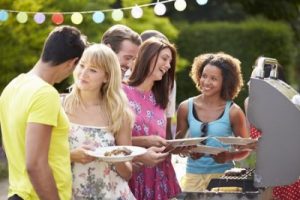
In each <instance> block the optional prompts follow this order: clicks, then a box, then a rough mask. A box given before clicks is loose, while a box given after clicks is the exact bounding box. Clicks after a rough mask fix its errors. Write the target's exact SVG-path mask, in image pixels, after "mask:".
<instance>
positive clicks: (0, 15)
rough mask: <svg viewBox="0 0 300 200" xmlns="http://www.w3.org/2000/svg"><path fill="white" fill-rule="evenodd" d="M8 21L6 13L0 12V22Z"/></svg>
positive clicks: (4, 11)
mask: <svg viewBox="0 0 300 200" xmlns="http://www.w3.org/2000/svg"><path fill="white" fill-rule="evenodd" d="M7 19H8V13H7V11H6V10H1V11H0V21H6V20H7Z"/></svg>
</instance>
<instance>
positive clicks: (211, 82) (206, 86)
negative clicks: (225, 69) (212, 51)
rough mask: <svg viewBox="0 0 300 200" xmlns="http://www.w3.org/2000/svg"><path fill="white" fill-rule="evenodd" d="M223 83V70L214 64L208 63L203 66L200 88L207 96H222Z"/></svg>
mask: <svg viewBox="0 0 300 200" xmlns="http://www.w3.org/2000/svg"><path fill="white" fill-rule="evenodd" d="M222 84H223V76H222V71H221V70H220V69H219V68H218V67H216V66H214V65H211V64H207V65H206V66H205V67H204V68H203V72H202V75H201V77H200V88H201V92H202V94H203V95H207V96H213V95H218V96H220V95H221V89H222Z"/></svg>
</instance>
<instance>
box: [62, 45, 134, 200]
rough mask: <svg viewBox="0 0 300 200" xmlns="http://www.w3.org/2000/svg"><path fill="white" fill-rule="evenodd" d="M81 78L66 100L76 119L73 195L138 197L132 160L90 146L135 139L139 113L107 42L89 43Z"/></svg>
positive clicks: (77, 70)
mask: <svg viewBox="0 0 300 200" xmlns="http://www.w3.org/2000/svg"><path fill="white" fill-rule="evenodd" d="M73 75H74V80H75V83H74V85H73V87H72V91H71V93H70V94H68V95H67V96H66V97H65V98H64V100H63V105H64V108H65V110H66V113H67V115H68V117H69V119H70V122H71V131H70V137H69V140H70V147H71V161H72V173H73V199H75V200H77V199H78V200H81V199H89V200H98V199H109V200H111V199H129V200H131V199H135V198H134V196H133V194H132V193H131V191H130V189H129V186H128V182H127V181H128V180H129V179H130V177H131V175H132V165H131V162H121V163H114V164H110V163H106V162H102V161H100V160H97V159H95V158H93V157H91V156H89V155H87V154H86V150H89V149H94V148H97V147H106V146H114V145H131V130H132V127H133V119H134V118H133V114H132V111H131V110H130V107H129V106H128V100H127V98H126V95H125V94H124V92H123V90H122V88H121V70H120V66H119V62H118V59H117V57H116V55H115V54H114V53H113V51H112V50H111V49H110V48H108V47H107V46H105V45H102V44H94V45H92V46H90V47H88V48H87V49H86V50H85V51H84V53H83V56H82V58H81V60H80V61H79V64H78V65H77V66H76V68H75V71H74V74H73Z"/></svg>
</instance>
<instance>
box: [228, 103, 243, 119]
mask: <svg viewBox="0 0 300 200" xmlns="http://www.w3.org/2000/svg"><path fill="white" fill-rule="evenodd" d="M229 113H230V117H231V118H232V117H233V118H235V117H240V116H241V115H242V116H244V115H245V114H244V111H243V110H242V109H241V107H240V106H239V105H237V104H236V103H233V104H232V106H231V107H230V112H229Z"/></svg>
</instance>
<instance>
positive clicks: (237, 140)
mask: <svg viewBox="0 0 300 200" xmlns="http://www.w3.org/2000/svg"><path fill="white" fill-rule="evenodd" d="M217 139H218V140H219V141H220V142H222V143H224V144H230V145H247V144H251V143H253V142H257V140H256V139H251V138H241V137H217Z"/></svg>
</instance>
